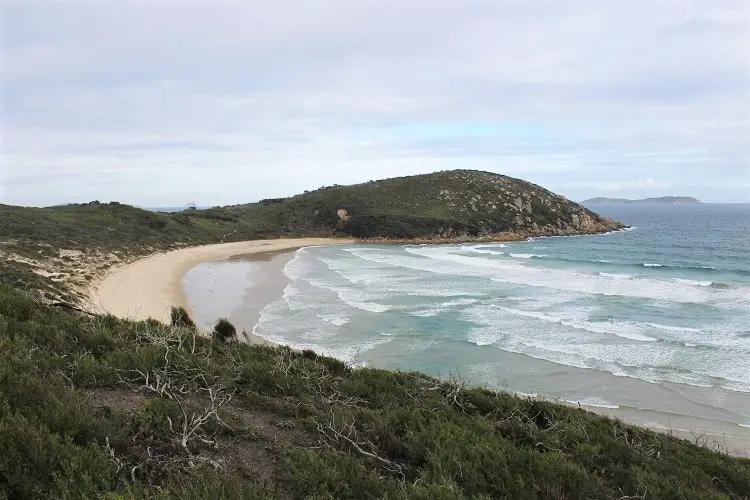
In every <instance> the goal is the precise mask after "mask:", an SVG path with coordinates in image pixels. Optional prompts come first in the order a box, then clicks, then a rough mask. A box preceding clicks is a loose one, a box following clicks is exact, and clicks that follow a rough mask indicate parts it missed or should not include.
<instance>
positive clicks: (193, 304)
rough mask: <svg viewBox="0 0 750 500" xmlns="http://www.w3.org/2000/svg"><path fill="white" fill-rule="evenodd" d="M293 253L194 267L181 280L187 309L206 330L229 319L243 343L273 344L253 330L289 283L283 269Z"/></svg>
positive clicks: (237, 257) (235, 257) (246, 256)
mask: <svg viewBox="0 0 750 500" xmlns="http://www.w3.org/2000/svg"><path fill="white" fill-rule="evenodd" d="M294 250H296V249H288V250H283V251H279V252H264V253H257V254H247V255H237V256H234V257H232V258H231V259H228V260H224V261H221V262H205V263H202V264H199V265H197V266H195V267H193V268H192V269H190V270H189V271H188V272H187V273H185V276H184V278H183V281H182V286H183V290H184V294H185V297H186V301H185V304H186V306H185V307H186V308H187V309H188V310H189V311H190V313H191V317H192V318H193V320H194V321H195V322H196V324H197V325H198V326H199V327H201V328H203V329H205V330H210V329H211V328H212V325H214V324H215V323H216V321H217V319H219V318H226V319H228V320H229V321H230V322H231V323H232V324H233V325H234V326H235V327H236V328H237V330H238V331H239V332H241V334H240V338H241V339H242V340H245V341H247V342H250V343H271V342H269V341H268V340H265V339H263V338H262V337H259V336H257V335H254V334H253V330H254V327H255V325H256V323H257V322H258V318H259V317H260V312H261V310H262V309H263V308H264V307H266V306H267V305H268V304H270V303H271V302H273V301H275V300H276V299H278V298H280V297H281V296H282V295H283V293H284V288H286V286H287V285H288V284H289V283H290V280H289V279H288V278H287V277H286V276H285V275H284V266H285V265H286V263H287V262H289V261H290V260H291V259H292V258H294Z"/></svg>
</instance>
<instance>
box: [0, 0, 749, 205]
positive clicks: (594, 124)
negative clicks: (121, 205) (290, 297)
mask: <svg viewBox="0 0 750 500" xmlns="http://www.w3.org/2000/svg"><path fill="white" fill-rule="evenodd" d="M0 5H2V11H1V12H2V26H0V31H2V33H3V41H2V43H3V46H2V53H3V64H2V67H0V76H1V78H0V81H1V84H0V85H1V87H0V92H1V93H2V115H1V116H2V120H1V123H0V127H1V128H0V132H1V133H2V158H1V161H2V163H0V203H10V204H23V205H48V204H56V203H63V202H72V201H89V200H93V199H98V200H101V201H109V200H117V201H122V202H126V203H132V204H137V205H143V206H168V205H184V204H185V203H187V202H190V201H193V202H196V203H198V204H199V205H223V204H229V203H238V202H247V201H254V200H257V199H260V198H266V197H275V196H281V195H289V194H294V193H297V192H301V191H303V190H305V189H313V188H317V187H319V186H321V185H330V184H334V183H338V184H347V183H354V182H361V181H368V180H370V179H377V178H384V177H392V176H396V175H407V174H416V173H424V172H432V171H437V170H445V169H453V168H471V169H479V170H488V171H492V172H498V173H503V174H507V175H512V176H514V177H520V178H523V179H527V180H530V181H532V182H535V183H538V184H541V185H543V186H544V187H547V188H549V189H551V190H553V191H556V192H559V193H562V194H564V195H566V196H568V197H569V198H572V199H574V200H581V199H583V198H587V197H591V196H624V197H642V196H661V195H687V196H696V197H698V198H701V199H702V200H704V201H713V202H721V201H728V202H729V201H731V202H742V201H744V202H750V2H748V1H747V0H736V1H735V0H721V1H718V0H696V1H691V0H569V1H566V0H518V1H498V0H486V1H479V0H476V1H475V0H451V1H448V0H357V1H353V0H330V1H327V0H326V1H319V0H295V1H286V0H268V1H264V2H260V1H252V0H245V1H237V2H233V3H230V2H220V1H218V2H214V1H211V2H209V1H207V0H204V1H198V0H192V1H191V0H181V1H169V2H166V1H162V2H158V1H147V0H131V1H125V0H123V1H108V0H78V1H69V2H53V1H35V0H23V1H20V0H19V1H13V0H0Z"/></svg>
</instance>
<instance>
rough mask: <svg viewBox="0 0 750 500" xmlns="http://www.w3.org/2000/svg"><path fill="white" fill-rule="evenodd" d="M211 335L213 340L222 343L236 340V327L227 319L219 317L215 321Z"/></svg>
mask: <svg viewBox="0 0 750 500" xmlns="http://www.w3.org/2000/svg"><path fill="white" fill-rule="evenodd" d="M212 336H213V339H214V340H215V341H217V342H222V343H224V342H229V341H231V340H237V329H236V328H235V327H234V325H233V324H232V323H230V322H229V320H227V319H226V318H221V319H220V320H219V321H217V322H216V325H214V331H213V332H212Z"/></svg>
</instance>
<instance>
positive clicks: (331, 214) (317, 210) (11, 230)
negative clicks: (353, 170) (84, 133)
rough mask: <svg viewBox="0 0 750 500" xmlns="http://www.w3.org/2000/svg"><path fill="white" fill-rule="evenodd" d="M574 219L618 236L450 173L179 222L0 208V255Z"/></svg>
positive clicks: (468, 231)
mask: <svg viewBox="0 0 750 500" xmlns="http://www.w3.org/2000/svg"><path fill="white" fill-rule="evenodd" d="M519 207H520V208H519ZM342 208H343V209H345V210H347V212H348V214H349V216H350V218H349V220H348V221H346V222H344V221H343V220H342V219H340V218H339V216H338V215H337V211H338V210H339V209H342ZM573 214H587V215H589V216H590V217H592V219H593V220H594V221H596V222H597V223H601V225H600V226H598V227H597V228H596V230H605V229H614V228H615V227H617V225H616V224H615V223H612V222H606V221H604V220H602V219H601V218H599V217H598V216H596V214H593V213H592V212H590V211H588V210H586V209H585V208H583V207H581V206H580V205H576V204H575V203H572V202H570V201H569V200H566V199H565V198H563V197H560V196H557V195H555V194H553V193H551V192H549V191H547V190H546V189H543V188H541V187H539V186H536V185H534V184H530V183H528V182H525V181H522V180H519V179H514V178H511V177H506V176H502V175H497V174H491V173H487V172H476V171H467V170H454V171H448V172H439V173H434V174H427V175H417V176H411V177H399V178H394V179H385V180H380V181H375V182H369V183H365V184H358V185H354V186H335V187H328V188H321V189H318V190H316V191H310V192H306V193H305V194H301V195H298V196H294V197H291V198H280V199H274V200H264V201H261V202H259V203H251V204H247V205H237V206H232V207H223V208H220V207H215V208H210V209H207V210H185V211H183V212H178V213H153V212H150V211H147V210H142V209H139V208H135V207H131V206H128V205H122V204H120V203H107V204H103V203H99V202H92V203H87V204H78V205H64V206H58V207H48V208H23V207H14V206H8V205H0V234H2V235H3V238H4V240H2V241H0V245H5V246H6V247H7V248H8V249H10V250H13V251H15V252H20V253H23V254H25V255H28V256H31V257H38V256H39V255H40V254H42V255H48V254H54V253H56V252H57V250H58V249H61V248H66V249H79V250H83V251H88V250H90V249H98V250H106V251H113V250H124V251H127V252H128V253H136V254H137V253H149V252H151V251H153V249H155V248H172V247H175V246H179V245H184V244H193V245H195V244H201V243H215V242H220V241H239V240H247V239H258V238H263V237H278V236H306V235H320V236H332V235H351V236H358V237H386V238H416V237H431V236H439V235H443V236H462V235H463V236H476V235H484V234H493V233H498V232H504V231H518V232H522V233H523V232H528V231H541V232H543V233H545V232H546V233H547V234H552V233H554V231H558V230H569V231H572V232H576V231H577V228H574V227H573V226H572V223H571V220H572V219H571V218H572V216H573ZM519 215H521V216H522V221H521V223H520V224H519V222H518V221H517V216H519ZM525 217H528V221H526V219H525ZM534 224H536V229H534V228H533V225H534ZM0 249H2V247H1V246H0Z"/></svg>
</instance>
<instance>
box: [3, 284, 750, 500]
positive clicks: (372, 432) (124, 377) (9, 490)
mask: <svg viewBox="0 0 750 500" xmlns="http://www.w3.org/2000/svg"><path fill="white" fill-rule="evenodd" d="M0 395H2V397H1V398H0V450H2V453H0V498H13V499H32V498H40V499H41V498H107V499H113V500H114V499H125V498H159V499H167V498H207V499H208V498H210V499H216V498H227V499H229V498H232V499H234V498H253V499H254V498H259V499H263V498H266V499H276V498H278V499H283V498H321V499H322V498H331V499H333V498H337V499H338V498H394V499H395V498H417V499H425V500H426V499H434V498H438V499H442V498H445V499H448V498H450V499H461V498H486V499H489V498H546V499H566V498H591V499H611V498H685V499H692V498H694V499H698V498H700V499H722V498H727V499H728V498H748V497H749V496H750V460H748V459H740V458H732V457H729V456H726V455H721V454H718V453H716V452H713V451H710V450H708V449H707V448H704V447H701V446H698V445H696V444H692V443H690V442H687V441H683V440H679V439H676V438H674V437H670V436H667V435H664V434H659V433H656V432H653V431H648V430H645V429H641V428H637V427H632V426H629V425H625V424H623V423H621V422H618V421H616V420H612V419H609V418H606V417H601V416H597V415H594V414H592V413H589V412H587V411H584V410H581V409H578V408H571V407H567V406H562V405H558V404H554V403H549V402H544V401H539V400H534V399H525V398H520V397H517V396H514V395H511V394H508V393H503V392H499V393H495V392H491V391H488V390H486V389H482V388H471V387H468V386H467V385H466V384H465V383H464V382H463V381H461V380H460V379H458V378H452V379H449V380H442V381H441V380H436V379H434V378H432V377H429V376H426V375H423V374H419V373H403V372H392V371H385V370H377V369H371V368H359V369H353V368H350V367H347V366H346V365H344V364H343V363H342V362H340V361H337V360H334V359H331V358H325V357H319V356H316V355H315V353H313V352H310V351H304V352H295V351H291V350H290V349H288V348H283V347H279V348H276V347H269V346H262V345H248V344H239V343H223V342H219V341H212V340H210V339H207V338H203V337H200V336H197V335H196V333H195V332H194V331H193V330H191V329H190V328H186V327H168V326H165V325H161V324H159V323H155V322H141V323H133V322H129V321H123V320H118V319H115V318H113V317H90V316H86V315H82V314H76V313H74V312H70V311H64V310H61V309H56V308H52V307H49V306H45V305H40V304H39V303H38V302H37V301H35V300H33V299H32V298H29V297H28V296H25V295H24V294H22V293H20V292H18V291H14V290H12V289H10V288H9V287H7V286H5V285H2V284H0Z"/></svg>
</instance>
